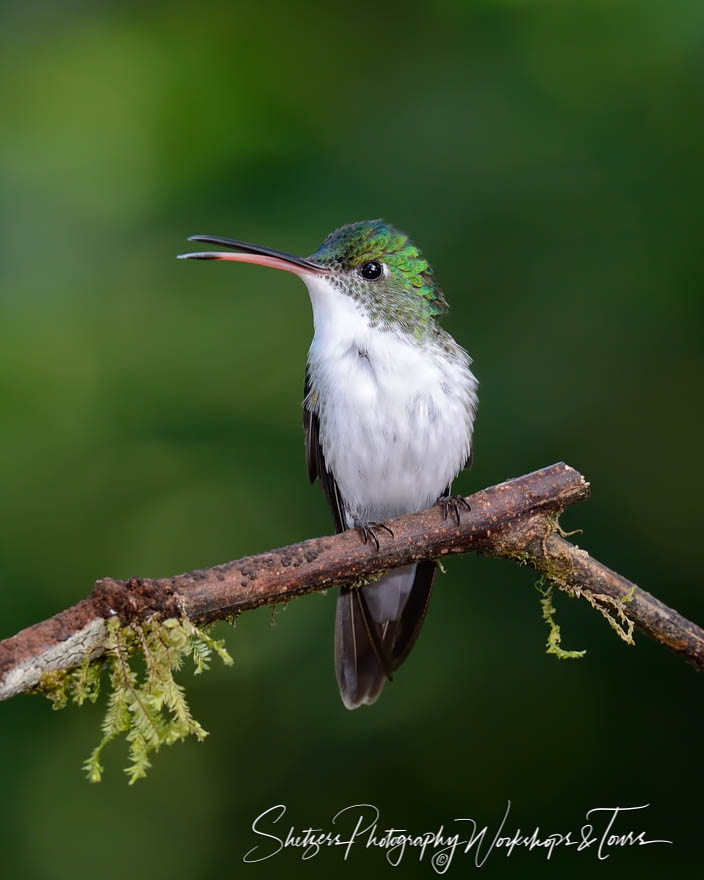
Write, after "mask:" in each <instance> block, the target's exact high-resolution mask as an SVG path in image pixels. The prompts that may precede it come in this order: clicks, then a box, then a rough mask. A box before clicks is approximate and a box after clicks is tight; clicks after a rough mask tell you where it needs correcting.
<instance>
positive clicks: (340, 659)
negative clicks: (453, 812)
mask: <svg viewBox="0 0 704 880" xmlns="http://www.w3.org/2000/svg"><path fill="white" fill-rule="evenodd" d="M189 241H198V242H206V243H208V244H212V245H219V246H221V247H225V248H228V249H229V250H227V251H201V252H198V253H189V254H182V255H180V257H179V258H180V259H189V260H193V259H195V260H230V261H234V262H242V263H254V264H256V265H259V266H270V267H273V268H275V269H282V270H284V271H286V272H292V273H293V274H294V275H298V276H299V277H300V278H301V279H302V280H303V281H304V282H305V285H306V287H307V288H308V293H309V295H310V300H311V305H312V310H313V325H314V334H313V340H312V343H311V346H310V350H309V352H308V359H307V363H306V371H305V385H304V395H303V428H304V432H305V450H306V464H307V470H308V479H309V480H310V482H311V483H314V482H315V481H316V480H319V481H320V483H321V485H322V489H323V492H324V494H325V497H326V499H327V502H328V504H329V506H330V509H331V510H332V515H333V518H334V521H335V528H336V530H337V531H338V532H342V531H345V530H347V529H357V530H358V531H359V534H360V536H361V539H362V541H363V542H364V543H365V544H367V543H369V545H370V546H372V545H373V546H375V547H376V549H377V550H378V549H379V546H380V545H379V540H380V538H381V539H382V540H383V533H384V532H389V533H391V534H392V535H393V533H392V532H391V529H390V527H389V526H388V525H386V524H385V521H386V520H389V519H392V518H394V517H397V516H401V515H402V514H407V513H414V512H416V511H419V510H422V509H423V508H425V507H428V506H430V505H432V504H436V503H439V504H441V505H442V513H443V515H444V516H445V518H447V516H448V513H449V512H451V513H452V515H453V516H454V517H455V518H456V520H457V522H458V523H459V521H460V508H461V506H467V504H466V502H465V501H464V500H463V499H462V498H460V497H456V496H453V495H452V494H451V486H452V481H453V480H454V479H455V477H456V476H457V475H458V474H459V472H460V471H461V470H462V469H463V468H465V467H470V466H471V463H472V453H473V429H474V418H475V412H476V408H477V403H478V396H477V388H478V383H477V380H476V379H475V377H474V375H473V373H472V371H471V369H470V366H471V363H472V360H471V358H470V356H469V355H468V353H467V352H466V351H465V350H464V349H463V348H462V347H461V346H460V345H459V344H458V343H457V342H456V341H455V340H454V339H453V337H452V336H451V335H450V334H449V333H448V332H447V331H446V330H444V329H443V328H442V327H441V326H440V323H439V319H440V318H441V317H442V316H443V315H444V314H445V313H446V312H447V311H448V305H447V301H446V299H445V296H444V294H443V292H442V290H441V289H440V286H439V285H438V282H437V280H436V278H435V274H434V273H433V270H432V268H431V267H430V264H429V263H428V261H427V260H426V259H425V257H424V256H423V255H422V253H421V252H420V250H419V249H418V248H417V247H416V246H415V245H414V244H413V243H412V242H411V241H410V239H409V238H408V236H407V235H405V234H404V233H403V232H400V231H398V230H397V229H395V228H394V227H393V226H391V225H389V224H388V223H385V222H383V221H382V220H365V221H361V222H357V223H350V224H348V225H346V226H342V227H341V228H339V229H337V230H335V231H334V232H332V233H330V235H328V236H327V238H326V239H325V240H324V241H323V243H322V245H321V246H320V247H319V248H318V250H317V251H315V253H313V254H311V255H310V256H309V257H296V256H293V255H291V254H288V253H284V252H282V251H277V250H272V249H271V248H267V247H260V246H259V245H254V244H249V243H247V242H243V241H234V240H232V239H228V238H220V237H218V236H212V235H194V236H191V237H190V238H189ZM435 574H436V564H435V562H433V561H430V562H418V563H413V564H411V565H404V566H401V567H399V568H395V569H392V570H391V571H388V572H386V573H384V574H383V575H382V576H381V577H380V578H379V579H378V580H376V581H369V582H367V583H366V584H364V585H362V586H344V587H341V588H340V591H339V594H338V598H337V608H336V618H335V671H336V676H337V682H338V685H339V689H340V695H341V697H342V702H343V703H344V705H345V706H346V707H347V708H348V709H356V708H357V707H358V706H361V705H363V704H371V703H373V702H374V701H375V700H376V699H377V698H378V696H379V694H380V693H381V691H382V689H383V687H384V685H385V684H386V682H387V681H389V680H391V678H392V676H393V673H394V672H395V671H396V670H397V669H398V667H399V666H400V665H401V664H402V663H403V661H404V660H405V659H406V657H407V656H408V654H409V652H410V650H411V648H412V647H413V645H414V643H415V641H416V639H417V637H418V634H419V632H420V629H421V626H422V624H423V621H424V619H425V614H426V610H427V608H428V603H429V601H430V596H431V592H432V587H433V580H434V577H435Z"/></svg>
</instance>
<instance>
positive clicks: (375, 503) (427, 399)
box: [306, 277, 477, 526]
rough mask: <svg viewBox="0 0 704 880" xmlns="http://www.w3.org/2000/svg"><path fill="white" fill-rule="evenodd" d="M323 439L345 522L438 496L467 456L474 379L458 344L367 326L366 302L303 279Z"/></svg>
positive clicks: (407, 509) (386, 514) (408, 508)
mask: <svg viewBox="0 0 704 880" xmlns="http://www.w3.org/2000/svg"><path fill="white" fill-rule="evenodd" d="M306 283H307V285H308V290H309V293H310V297H311V302H312V304H313V319H314V324H315V335H314V337H313V342H312V344H311V347H310V353H309V372H310V379H311V386H312V389H313V390H314V391H315V392H317V397H316V403H315V409H316V411H317V413H318V418H319V420H320V442H321V446H322V450H323V455H324V456H325V461H326V463H327V466H328V469H329V470H330V471H331V473H332V474H333V476H334V477H335V480H336V482H337V484H338V487H339V489H340V494H341V495H342V498H343V499H344V502H345V508H346V514H347V521H348V523H347V524H348V526H352V525H353V524H354V522H355V521H357V522H365V521H371V520H385V519H389V518H391V517H393V516H398V515H400V514H403V513H411V512H413V511H416V510H420V509H422V508H423V507H427V506H428V505H429V504H432V503H434V502H435V501H436V500H437V498H438V496H439V495H440V494H441V493H442V492H443V491H444V490H445V488H446V487H447V486H448V485H449V483H451V481H452V480H453V479H454V477H455V476H456V475H457V474H458V472H459V471H460V470H461V469H462V467H463V466H464V464H465V462H466V461H467V458H468V457H469V453H470V449H471V442H472V426H473V421H474V411H475V408H476V403H477V394H476V391H477V382H476V379H475V378H474V376H473V375H472V373H471V371H470V369H469V365H470V363H471V361H470V358H469V356H468V355H466V353H464V352H463V351H462V350H461V349H460V350H459V352H458V355H459V356H458V355H455V356H454V357H448V355H447V352H446V351H444V350H443V349H442V348H441V347H440V346H439V345H429V344H423V345H421V344H419V343H418V342H417V341H416V340H414V339H411V338H410V337H409V336H408V335H406V334H404V333H403V332H401V331H398V332H396V331H390V330H381V329H378V328H371V327H369V322H368V320H367V317H366V315H365V313H364V310H363V307H362V306H361V305H359V304H358V303H357V302H356V301H355V300H353V299H352V297H350V296H348V295H346V294H344V293H341V292H339V291H338V290H336V289H335V288H334V287H333V286H332V285H331V284H330V283H329V282H327V281H326V280H325V279H321V278H319V277H310V278H306Z"/></svg>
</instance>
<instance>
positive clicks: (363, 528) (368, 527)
mask: <svg viewBox="0 0 704 880" xmlns="http://www.w3.org/2000/svg"><path fill="white" fill-rule="evenodd" d="M355 528H356V529H357V531H358V532H359V534H360V535H361V537H362V541H363V542H364V543H365V544H366V543H368V542H369V539H370V538H371V540H372V541H373V542H374V546H375V547H376V550H377V552H378V550H379V538H378V537H377V535H376V532H375V531H374V530H375V529H384V531H386V532H388V533H389V534H390V535H391V537H392V538H393V536H394V533H393V532H392V531H391V529H390V528H389V527H388V526H387V525H385V524H384V523H381V522H364V523H355Z"/></svg>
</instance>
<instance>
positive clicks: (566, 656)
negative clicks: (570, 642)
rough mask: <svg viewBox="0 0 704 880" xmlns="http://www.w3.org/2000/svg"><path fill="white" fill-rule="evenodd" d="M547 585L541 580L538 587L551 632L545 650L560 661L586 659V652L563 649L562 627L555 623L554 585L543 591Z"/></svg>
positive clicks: (544, 614)
mask: <svg viewBox="0 0 704 880" xmlns="http://www.w3.org/2000/svg"><path fill="white" fill-rule="evenodd" d="M544 583H545V581H544V579H541V580H540V581H539V582H538V583H537V584H536V587H537V589H538V590H539V592H540V593H541V594H542V597H543V598H542V599H541V600H540V607H541V609H542V612H543V620H544V621H545V622H546V623H547V625H548V627H549V629H550V632H549V633H548V640H547V642H546V644H545V650H546V652H547V653H548V654H554V655H555V656H556V657H558V658H559V659H560V660H575V659H577V658H579V657H584V655H585V654H586V653H587V652H586V651H565V649H564V648H563V647H562V636H561V634H560V627H559V626H558V624H557V623H556V622H555V618H554V616H553V615H554V614H555V606H554V605H553V604H552V591H553V587H552V584H549V585H548V586H547V588H546V589H543V584H544Z"/></svg>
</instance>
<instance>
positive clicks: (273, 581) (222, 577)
mask: <svg viewBox="0 0 704 880" xmlns="http://www.w3.org/2000/svg"><path fill="white" fill-rule="evenodd" d="M588 497H589V484H588V483H587V482H586V481H585V479H584V477H582V475H581V474H579V473H578V472H577V471H575V470H574V469H573V468H571V467H569V466H568V465H566V464H564V463H559V464H555V465H552V466H551V467H548V468H544V469H542V470H539V471H535V472H534V473H532V474H527V475H525V476H522V477H518V478H516V479H514V480H507V481H506V482H505V483H500V484H499V485H498V486H492V487H491V488H489V489H484V490H482V491H481V492H477V493H475V494H474V495H471V496H469V497H468V499H467V501H468V502H469V504H470V505H471V512H463V513H462V514H461V519H460V523H459V524H457V523H456V522H455V521H454V520H453V519H452V518H448V519H447V520H445V519H443V516H442V512H441V509H440V507H439V506H436V507H430V508H427V509H426V510H421V511H420V512H419V513H415V514H410V515H408V516H403V517H399V518H398V519H396V520H393V521H390V522H389V525H390V527H391V528H392V530H393V533H394V537H393V538H391V537H387V536H386V535H385V534H384V536H383V538H382V541H381V546H380V548H379V551H378V552H376V551H375V549H373V548H372V547H371V545H364V544H362V543H361V541H360V538H359V535H358V534H357V532H356V531H354V530H352V531H348V532H343V533H342V534H340V535H335V536H331V537H326V538H314V539H312V540H309V541H303V542H301V543H300V544H292V545H290V546H289V547H284V548H282V549H280V550H272V551H270V552H268V553H262V554H259V555H257V556H248V557H244V558H243V559H238V560H235V561H234V562H227V563H225V564H223V565H216V566H214V567H213V568H208V569H201V570H196V571H191V572H187V573H186V574H181V575H177V576H175V577H170V578H129V579H127V580H115V579H112V578H104V579H103V580H99V581H97V583H96V584H95V587H94V589H93V592H92V593H91V595H90V596H89V597H88V598H87V599H83V600H82V601H80V602H78V604H76V605H73V606H72V607H71V608H68V609H67V610H65V611H62V612H60V613H59V614H57V615H55V616H54V617H51V618H49V619H48V620H45V621H43V622H42V623H38V624H35V625H34V626H30V627H28V628H27V629H24V630H22V631H21V632H19V633H18V634H17V635H15V636H13V637H12V638H9V639H6V640H5V641H3V642H0V699H7V698H8V697H11V696H14V695H15V694H18V693H22V692H25V691H29V690H32V689H33V688H34V687H36V685H37V684H38V683H39V680H40V678H41V676H42V675H43V674H44V673H46V672H49V671H52V670H62V669H69V668H71V667H74V666H77V665H79V664H80V663H81V662H82V660H83V658H84V657H85V655H86V653H87V652H88V651H90V652H91V653H92V656H94V657H98V656H100V655H101V654H102V653H103V651H104V645H105V639H106V626H105V621H106V620H107V619H109V618H110V617H113V616H115V615H118V616H119V617H120V619H121V621H123V622H124V623H129V622H130V621H135V620H137V621H140V620H146V619H148V618H149V617H151V616H152V615H154V614H159V615H160V616H161V617H162V618H168V617H179V616H181V615H183V614H186V615H187V616H188V617H189V618H190V619H191V620H193V621H194V622H196V623H206V622H208V621H212V620H216V619H219V618H223V617H228V616H230V615H237V614H240V613H242V612H243V611H248V610H249V609H252V608H257V607H258V606H260V605H264V604H272V603H280V602H287V601H289V600H290V599H293V598H295V597H296V596H300V595H303V594H304V593H311V592H314V591H320V590H325V589H327V588H329V587H332V586H340V585H343V584H352V583H355V582H357V581H359V580H361V579H364V578H365V577H369V576H370V575H373V574H375V573H377V572H379V571H383V570H385V569H388V568H393V567H395V566H398V565H405V564H408V563H410V562H417V561H420V560H426V559H441V558H442V557H443V556H446V555H455V554H459V553H468V552H472V551H474V552H479V553H484V554H487V555H491V556H501V557H504V558H508V559H513V560H515V561H518V562H521V563H525V564H527V565H529V566H531V567H532V568H534V569H536V570H537V571H538V572H540V573H541V574H542V575H543V576H545V577H546V578H547V579H548V580H549V581H551V582H552V583H555V584H557V586H559V587H561V588H562V589H565V590H567V592H569V593H571V594H572V595H584V596H585V597H586V598H588V599H589V601H590V602H592V604H594V605H595V607H599V608H600V610H604V607H605V605H607V604H610V605H611V607H612V609H616V610H617V611H619V612H625V615H627V617H628V619H630V620H631V621H633V623H634V624H635V626H637V627H638V628H639V629H640V630H641V631H642V632H644V633H645V634H646V635H648V636H650V637H652V638H654V639H656V640H657V641H659V642H661V643H662V644H663V645H665V646H666V647H668V648H670V650H672V651H674V652H676V653H678V654H680V655H681V656H682V657H683V658H684V659H685V660H687V661H688V662H690V663H691V664H693V665H694V666H695V667H697V668H698V669H704V632H703V631H702V630H701V629H700V628H699V627H698V626H696V624H694V623H691V622H690V621H688V620H686V619H685V618H684V617H682V616H681V615H679V614H678V613H677V612H676V611H673V610H672V609H671V608H668V607H667V606H666V605H664V604H663V603H662V602H660V601H659V600H658V599H656V598H655V597H654V596H651V595H650V594H649V593H646V592H645V591H644V590H641V589H639V588H638V587H636V586H635V585H634V584H632V583H630V582H629V581H627V580H626V579H625V578H624V577H621V575H618V574H616V573H615V572H613V571H611V570H610V569H608V568H607V567H606V566H604V565H602V564H601V563H600V562H597V561H596V560H595V559H592V558H591V557H590V556H589V554H588V553H586V551H584V550H581V549H579V548H578V547H576V546H574V545H572V544H570V543H569V542H568V541H566V540H565V539H564V537H562V536H561V534H560V530H559V526H558V525H557V517H558V516H559V514H560V513H561V512H562V510H564V508H565V507H566V506H567V505H569V504H574V503H575V502H577V501H582V500H584V499H586V498H588Z"/></svg>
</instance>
